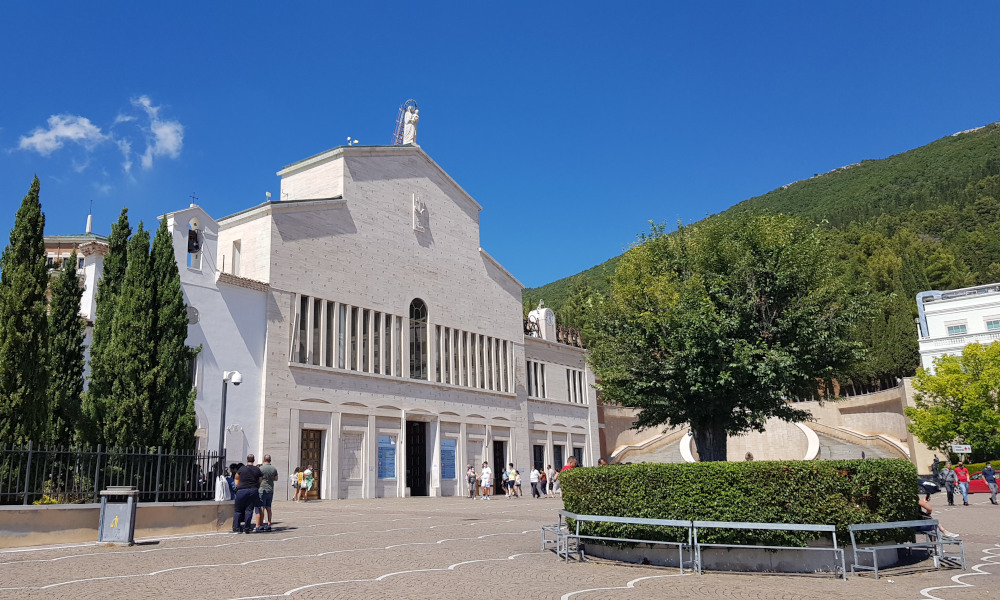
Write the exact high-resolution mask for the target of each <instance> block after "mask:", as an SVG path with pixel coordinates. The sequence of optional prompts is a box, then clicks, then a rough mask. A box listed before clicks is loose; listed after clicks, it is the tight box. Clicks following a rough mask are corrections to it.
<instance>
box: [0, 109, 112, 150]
mask: <svg viewBox="0 0 1000 600" xmlns="http://www.w3.org/2000/svg"><path fill="white" fill-rule="evenodd" d="M48 126H49V127H48V129H45V128H43V127H38V128H36V129H35V130H34V131H32V132H31V135H29V136H21V140H20V143H19V144H18V148H20V149H21V150H34V151H35V152H38V153H39V154H41V155H42V156H48V155H50V154H52V153H53V152H55V151H56V150H58V149H60V148H62V147H63V144H64V143H65V142H67V141H70V142H74V143H77V144H79V145H81V146H83V147H84V148H86V149H87V150H93V149H94V147H95V146H97V145H98V144H100V143H101V142H103V141H105V140H107V139H108V136H106V135H104V134H103V133H101V128H100V127H98V126H97V125H94V124H93V123H91V122H90V119H88V118H86V117H81V116H78V115H52V116H51V117H49V120H48Z"/></svg>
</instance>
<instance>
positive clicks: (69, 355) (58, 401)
mask: <svg viewBox="0 0 1000 600" xmlns="http://www.w3.org/2000/svg"><path fill="white" fill-rule="evenodd" d="M82 296H83V288H82V287H81V286H80V281H79V280H78V279H77V276H76V252H73V254H72V255H71V256H70V258H69V262H68V263H63V270H62V272H61V273H60V274H59V276H58V277H57V278H56V279H55V281H54V282H53V284H52V299H51V300H50V301H49V356H48V358H49V392H48V397H49V403H50V411H49V425H48V441H49V442H52V443H54V444H58V445H69V444H71V443H73V442H74V441H76V431H77V426H78V422H79V419H80V400H81V397H82V396H83V365H84V358H83V336H84V322H83V319H82V318H81V317H80V298H81V297H82Z"/></svg>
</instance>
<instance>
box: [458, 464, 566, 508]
mask: <svg viewBox="0 0 1000 600" xmlns="http://www.w3.org/2000/svg"><path fill="white" fill-rule="evenodd" d="M576 466H578V462H577V460H576V457H575V456H571V457H569V460H567V461H566V466H564V467H563V468H562V470H561V471H559V472H557V471H556V470H555V469H553V468H552V465H549V466H548V467H546V468H545V469H544V470H542V469H539V468H538V466H537V465H536V466H535V467H534V468H533V469H531V473H530V474H529V475H528V481H529V483H531V496H532V497H533V498H555V497H556V493H560V494H561V491H560V489H559V473H561V472H562V471H565V470H567V469H572V468H573V467H576ZM465 477H466V481H467V482H468V484H469V498H470V499H475V498H477V497H478V498H480V499H482V500H489V499H490V496H491V495H492V494H493V483H494V479H493V469H491V468H490V463H489V462H488V461H483V465H482V467H481V468H480V470H479V472H478V473H477V472H476V469H475V468H474V467H473V466H472V465H471V464H470V465H468V467H467V468H466V472H465ZM500 477H501V479H500V487H501V489H503V491H504V496H505V497H506V498H521V497H523V496H524V492H523V490H522V483H521V473H520V472H519V471H518V470H517V469H516V468H514V463H510V464H508V465H507V468H506V469H504V471H503V472H502V473H501V475H500Z"/></svg>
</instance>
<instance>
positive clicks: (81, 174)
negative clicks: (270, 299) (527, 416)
mask: <svg viewBox="0 0 1000 600" xmlns="http://www.w3.org/2000/svg"><path fill="white" fill-rule="evenodd" d="M998 26H1000V4H998V3H997V2H969V3H932V2H913V1H909V2H836V3H834V2H829V3H822V4H820V3H814V2H788V3H777V2H774V3H763V2H761V3H749V2H690V3H679V2H666V1H656V2H653V1H649V2H606V1H605V2H589V1H576V2H527V1H513V2H484V1H468V0H465V1H461V2H409V3H400V2H386V1H371V2H308V1H307V2H293V3H284V2H283V3H279V2H270V3H262V2H249V3H232V2H228V3H223V2H198V3H195V2H183V1H179V2H172V3H147V2H131V3H126V2H115V3H112V2H103V3H80V2H32V3H28V2H8V3H4V4H3V5H2V6H0V40H3V49H2V50H0V52H2V56H0V89H2V93H0V199H2V204H0V206H2V210H0V236H2V242H3V243H6V239H7V236H6V233H7V232H8V231H9V229H10V227H11V226H12V225H13V219H14V212H15V210H16V207H17V206H18V205H19V203H20V200H21V198H22V197H23V196H24V194H25V193H26V191H27V189H28V187H29V185H30V182H31V178H32V176H33V175H34V174H35V173H37V174H38V176H39V178H40V180H41V183H42V206H43V210H44V211H45V213H46V219H47V225H46V233H49V234H69V233H79V232H81V231H82V230H83V227H84V224H85V221H86V215H87V213H88V211H89V207H90V204H91V201H93V212H94V218H95V230H96V231H97V232H98V233H107V232H108V230H109V229H110V223H111V222H112V221H113V220H115V219H116V218H117V215H118V212H119V211H120V210H121V208H122V207H123V206H128V207H129V212H130V215H131V217H132V220H133V223H134V222H137V221H138V220H140V219H142V220H144V221H145V223H146V226H147V227H155V219H156V216H157V215H159V214H162V213H164V212H168V211H170V210H176V209H179V208H183V207H184V206H186V205H187V204H188V203H190V202H191V198H190V196H191V195H192V194H195V195H196V196H197V198H198V200H197V202H198V204H200V205H201V206H203V207H204V208H205V209H206V210H208V211H209V213H210V214H212V215H213V216H216V217H221V216H224V215H226V214H230V213H233V212H236V211H238V210H242V209H244V208H247V207H249V206H252V205H255V204H258V203H260V202H262V201H264V199H265V198H264V193H265V192H266V191H271V192H272V193H274V195H275V197H277V190H278V178H277V177H276V176H275V172H276V171H277V170H279V169H280V168H281V167H283V166H285V165H287V164H290V163H292V162H295V161H297V160H300V159H302V158H305V157H307V156H311V155H313V154H316V153H318V152H322V151H324V150H327V149H329V148H333V147H335V146H338V145H341V144H343V143H345V142H346V139H347V137H348V136H351V137H353V138H357V139H359V140H360V141H361V143H362V144H386V143H388V142H389V140H390V137H391V133H392V129H393V125H394V123H395V117H396V111H397V109H398V107H399V105H400V104H401V103H402V102H403V101H404V100H406V99H408V98H414V99H416V101H417V102H418V103H419V106H420V114H421V121H420V130H419V137H418V141H419V143H420V145H421V146H422V147H423V149H424V150H425V151H426V152H427V153H428V154H429V155H430V156H431V157H432V158H433V159H434V160H435V161H437V163H438V164H440V165H441V166H442V168H444V169H445V170H446V171H448V172H449V173H450V174H451V175H452V177H454V178H455V180H456V181H458V183H459V184H460V185H462V187H463V188H465V190H466V191H467V192H469V193H470V194H471V195H472V196H473V197H474V198H475V199H476V200H477V201H478V202H479V203H480V204H482V205H483V207H484V208H483V211H482V213H481V215H480V222H481V241H482V246H483V247H484V248H485V249H486V250H487V251H488V252H489V253H490V254H492V255H493V256H494V257H495V258H496V259H497V260H499V261H500V262H501V263H502V264H503V265H504V266H506V267H507V268H508V269H509V270H510V271H511V272H512V273H513V274H514V275H515V276H517V277H518V278H519V279H520V280H521V281H522V282H524V283H525V285H527V286H529V287H534V286H538V285H542V284H545V283H548V282H550V281H554V280H556V279H559V278H561V277H565V276H568V275H572V274H574V273H577V272H579V271H581V270H583V269H586V268H589V267H591V266H593V265H595V264H598V263H600V262H603V261H604V260H606V259H608V258H610V257H612V256H615V255H617V254H619V253H621V251H622V250H623V248H625V247H626V246H627V245H628V244H629V243H630V242H631V241H632V240H633V239H635V236H636V234H638V233H640V232H642V231H645V230H646V229H647V227H648V221H650V220H654V221H658V222H659V221H667V222H670V223H674V222H676V221H678V220H682V221H684V222H693V221H697V220H698V219H700V218H702V217H704V216H705V215H708V214H712V213H715V212H719V211H721V210H724V209H726V208H728V207H729V206H731V205H733V204H735V203H737V202H739V201H741V200H744V199H746V198H749V197H752V196H755V195H759V194H762V193H765V192H767V191H769V190H772V189H774V188H776V187H779V186H781V185H783V184H785V183H788V182H791V181H795V180H798V179H803V178H806V177H810V176H812V175H813V174H815V173H822V172H825V171H828V170H830V169H834V168H836V167H840V166H843V165H846V164H850V163H854V162H857V161H859V160H862V159H868V158H883V157H886V156H889V155H892V154H896V153H899V152H903V151H905V150H908V149H910V148H914V147H916V146H920V145H923V144H925V143H928V142H931V141H933V140H935V139H937V138H940V137H943V136H946V135H949V134H951V133H954V132H956V131H960V130H964V129H969V128H972V127H978V126H981V125H985V124H987V123H991V122H994V121H998V120H1000V76H998V75H1000V73H998V70H1000V60H998V59H1000V43H997V39H996V30H997V27H998Z"/></svg>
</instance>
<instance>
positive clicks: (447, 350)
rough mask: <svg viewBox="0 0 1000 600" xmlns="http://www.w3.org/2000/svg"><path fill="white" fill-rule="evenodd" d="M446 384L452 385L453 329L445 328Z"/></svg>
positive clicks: (443, 359)
mask: <svg viewBox="0 0 1000 600" xmlns="http://www.w3.org/2000/svg"><path fill="white" fill-rule="evenodd" d="M441 362H443V363H444V382H445V383H451V329H448V328H447V327H445V328H444V356H443V357H442V361H441Z"/></svg>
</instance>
